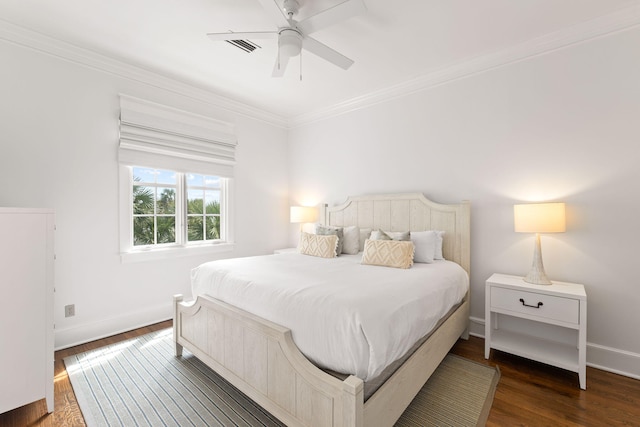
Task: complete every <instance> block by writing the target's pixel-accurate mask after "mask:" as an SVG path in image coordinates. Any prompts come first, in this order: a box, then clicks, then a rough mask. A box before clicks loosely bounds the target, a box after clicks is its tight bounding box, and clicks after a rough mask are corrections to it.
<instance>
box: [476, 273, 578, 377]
mask: <svg viewBox="0 0 640 427" xmlns="http://www.w3.org/2000/svg"><path fill="white" fill-rule="evenodd" d="M517 323H523V324H524V325H525V328H524V329H523V328H520V329H518V328H516V327H512V325H513V324H517ZM536 324H537V325H536ZM541 324H544V326H543V327H540V328H536V326H540V325H541ZM536 329H541V330H543V331H544V332H543V333H542V334H535V333H534V331H535V330H536ZM557 337H561V338H560V339H558V338H557ZM586 347H587V294H586V293H585V290H584V286H583V285H580V284H577V283H567V282H555V281H554V282H553V284H551V285H533V284H531V283H527V282H525V281H524V280H522V277H517V276H509V275H506V274H494V275H492V276H491V277H490V278H489V279H488V280H487V282H486V288H485V347H484V357H485V358H486V359H488V358H489V354H490V352H491V349H492V348H494V349H497V350H501V351H506V352H508V353H511V354H515V355H518V356H522V357H526V358H528V359H532V360H537V361H539V362H543V363H546V364H549V365H554V366H557V367H560V368H563V369H568V370H570V371H573V372H577V373H578V378H579V381H580V388H582V389H586V387H587V378H586V377H587V371H586Z"/></svg>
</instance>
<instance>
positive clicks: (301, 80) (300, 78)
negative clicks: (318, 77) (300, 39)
mask: <svg viewBox="0 0 640 427" xmlns="http://www.w3.org/2000/svg"><path fill="white" fill-rule="evenodd" d="M300 81H302V51H300Z"/></svg>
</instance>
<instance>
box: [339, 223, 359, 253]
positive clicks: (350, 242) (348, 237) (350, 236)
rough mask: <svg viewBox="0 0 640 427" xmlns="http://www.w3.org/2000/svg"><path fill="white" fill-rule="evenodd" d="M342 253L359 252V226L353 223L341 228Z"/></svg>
mask: <svg viewBox="0 0 640 427" xmlns="http://www.w3.org/2000/svg"><path fill="white" fill-rule="evenodd" d="M342 238H343V241H342V253H343V254H350V255H355V254H357V253H358V252H360V228H359V227H357V226H355V225H353V226H351V227H344V228H343V236H342Z"/></svg>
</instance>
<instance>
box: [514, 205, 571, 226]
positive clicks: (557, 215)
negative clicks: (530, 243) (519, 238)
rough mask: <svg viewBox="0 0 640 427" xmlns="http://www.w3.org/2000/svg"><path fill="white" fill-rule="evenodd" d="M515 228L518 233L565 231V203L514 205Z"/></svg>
mask: <svg viewBox="0 0 640 427" xmlns="http://www.w3.org/2000/svg"><path fill="white" fill-rule="evenodd" d="M513 219H514V229H515V231H516V232H518V233H564V231H565V230H566V220H565V209H564V203H529V204H524V205H513Z"/></svg>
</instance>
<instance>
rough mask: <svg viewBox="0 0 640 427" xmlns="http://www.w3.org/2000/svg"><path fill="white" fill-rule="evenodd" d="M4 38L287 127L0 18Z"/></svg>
mask: <svg viewBox="0 0 640 427" xmlns="http://www.w3.org/2000/svg"><path fill="white" fill-rule="evenodd" d="M0 40H5V41H7V42H9V43H13V44H16V45H19V46H23V47H26V48H30V49H33V50H36V51H38V52H41V53H44V54H46V55H50V56H53V57H56V58H60V59H63V60H66V61H69V62H73V63H75V64H78V65H81V66H84V67H88V68H91V69H94V70H97V71H100V72H104V73H107V74H111V75H114V76H117V77H122V78H126V79H129V80H133V81H136V82H139V83H142V84H145V85H148V86H153V87H156V88H159V89H163V90H166V91H169V92H173V93H177V94H179V95H182V96H186V97H189V98H192V99H195V100H197V101H201V102H204V103H206V104H209V105H212V106H214V107H217V108H221V109H223V110H226V111H229V112H232V113H235V114H239V115H242V116H245V117H250V118H253V119H256V120H260V121H263V122H267V123H269V124H272V125H274V126H277V127H280V128H287V127H288V122H287V120H286V118H284V117H282V116H280V115H277V114H273V113H271V112H268V111H265V110H263V109H260V108H256V107H253V106H251V105H247V104H244V103H242V102H238V101H235V100H233V99H230V98H226V97H224V96H222V95H220V94H217V93H215V92H212V91H210V90H208V89H204V88H200V87H197V86H194V85H191V84H188V83H185V82H181V81H178V80H176V79H174V78H171V77H167V76H164V75H161V74H159V73H157V72H153V71H149V70H146V69H144V68H141V67H138V66H135V65H132V64H128V63H126V62H123V61H120V60H118V59H115V58H112V57H109V56H106V55H103V54H100V53H97V52H94V51H91V50H88V49H85V48H82V47H79V46H76V45H73V44H70V43H67V42H63V41H61V40H57V39H54V38H52V37H49V36H46V35H44V34H41V33H38V32H35V31H32V30H28V29H26V28H23V27H20V26H18V25H15V24H12V23H9V22H7V21H4V20H2V19H0Z"/></svg>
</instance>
